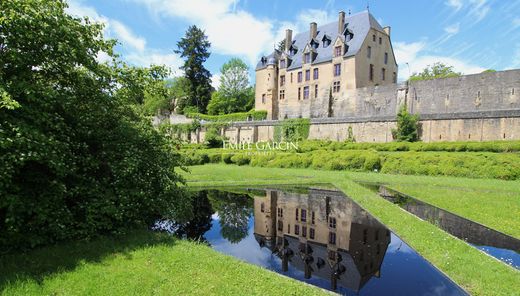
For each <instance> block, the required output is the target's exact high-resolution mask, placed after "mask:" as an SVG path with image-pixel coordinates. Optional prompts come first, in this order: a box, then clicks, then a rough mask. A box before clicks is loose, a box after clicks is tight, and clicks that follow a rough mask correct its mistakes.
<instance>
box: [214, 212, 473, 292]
mask: <svg viewBox="0 0 520 296" xmlns="http://www.w3.org/2000/svg"><path fill="white" fill-rule="evenodd" d="M212 218H213V223H212V227H211V229H210V230H209V231H207V232H206V233H205V234H204V237H205V238H206V239H207V240H208V242H209V243H210V244H211V246H212V247H213V248H214V249H215V250H217V251H219V252H222V253H225V254H228V255H231V256H234V257H236V258H239V259H241V260H243V261H246V262H249V263H252V264H256V265H259V266H262V267H264V268H267V269H270V270H273V271H276V272H278V273H281V274H284V275H286V276H289V277H291V278H295V279H297V280H300V281H304V282H306V283H309V284H312V285H316V286H319V287H322V288H325V289H330V279H321V278H318V277H315V276H313V277H311V278H310V279H305V278H304V274H303V271H300V270H298V269H296V268H295V267H292V266H291V265H289V270H288V271H287V272H282V271H281V259H280V258H278V257H277V256H276V255H274V254H271V251H270V250H269V249H268V248H260V246H259V245H258V242H257V241H256V239H255V237H254V234H253V231H254V219H253V217H250V219H249V222H248V234H247V236H246V237H245V238H244V239H243V240H241V241H240V242H239V243H236V244H232V243H230V242H229V241H228V240H226V239H225V238H223V237H222V236H221V234H220V229H221V228H220V223H219V221H218V220H219V217H218V214H214V215H212ZM336 292H338V293H340V294H343V295H426V296H434V295H464V292H463V291H462V290H460V288H458V287H457V286H456V285H455V284H454V283H453V282H451V281H450V280H449V279H447V278H446V277H445V276H444V275H442V274H441V273H440V272H439V271H437V270H436V269H435V268H434V267H433V266H432V265H430V264H429V263H428V262H426V261H425V260H424V259H423V258H422V257H421V256H419V255H418V254H417V253H416V252H415V251H414V250H413V249H411V248H410V247H409V246H408V245H407V244H406V243H404V242H403V241H401V240H400V239H399V238H398V237H397V236H395V235H394V234H393V233H392V235H391V242H390V245H389V246H388V249H387V252H386V255H385V258H384V260H383V263H382V266H381V277H380V278H376V277H372V279H371V280H369V281H368V283H366V284H365V286H364V287H363V288H362V289H361V291H359V292H358V293H356V292H355V291H352V290H349V289H346V288H343V287H339V289H338V290H337V291H336Z"/></svg>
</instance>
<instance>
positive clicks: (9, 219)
mask: <svg viewBox="0 0 520 296" xmlns="http://www.w3.org/2000/svg"><path fill="white" fill-rule="evenodd" d="M66 7H67V3H66V2H65V1H64V0H53V1H48V0H9V1H0V11H1V12H2V14H1V16H0V168H1V169H0V253H2V252H3V248H4V247H5V248H10V247H11V248H19V247H31V246H37V245H42V244H47V243H53V242H56V241H59V240H68V239H77V238H81V239H85V238H90V237H93V236H95V235H98V234H102V233H121V232H124V231H125V230H126V229H128V228H131V227H145V226H147V224H148V226H149V225H150V224H152V223H154V221H155V220H156V219H157V218H160V217H163V218H167V217H168V216H171V215H172V214H173V213H175V212H177V211H178V210H179V209H181V208H182V207H185V206H186V204H184V203H183V201H185V199H184V198H183V196H184V194H183V190H182V189H181V188H180V187H179V186H178V182H180V181H181V178H180V176H179V175H177V173H176V172H174V166H175V165H176V164H177V163H179V158H178V157H179V155H178V154H176V153H172V150H173V149H172V145H171V144H172V143H170V142H168V140H167V139H166V138H165V137H163V136H162V135H161V134H159V132H158V131H156V130H155V129H154V128H153V127H152V126H151V124H150V120H149V119H147V118H144V117H142V116H141V114H140V113H138V112H135V110H138V107H137V105H138V104H139V103H140V102H141V101H142V100H143V97H144V95H143V93H144V92H143V89H142V86H141V84H140V82H139V80H138V78H139V77H140V76H139V75H133V74H134V72H135V71H127V69H119V65H120V64H119V63H114V64H113V65H112V64H110V65H109V64H102V63H99V61H98V60H97V59H96V57H97V54H98V53H99V52H105V53H107V54H108V55H109V56H112V48H113V46H114V44H115V43H114V41H107V40H105V39H104V38H103V35H102V32H103V26H102V25H100V24H94V23H92V22H90V21H89V20H88V19H79V18H75V17H72V16H70V15H68V14H66V13H65V9H66ZM136 79H137V81H136ZM150 82H151V84H152V85H154V84H155V82H156V81H155V80H150ZM123 94H124V95H123ZM17 106H18V108H16V107H17ZM171 218H172V219H174V218H175V217H173V216H171Z"/></svg>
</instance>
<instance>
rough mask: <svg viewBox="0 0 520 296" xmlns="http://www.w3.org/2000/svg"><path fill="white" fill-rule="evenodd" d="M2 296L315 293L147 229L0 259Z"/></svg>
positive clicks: (212, 252) (287, 280)
mask: <svg viewBox="0 0 520 296" xmlns="http://www.w3.org/2000/svg"><path fill="white" fill-rule="evenodd" d="M0 294H2V295H320V294H327V293H326V292H325V291H324V290H321V289H318V288H315V287H312V286H309V285H304V284H302V283H300V282H297V281H295V280H292V279H290V278H286V277H282V276H280V275H278V274H276V273H273V272H270V271H267V270H265V269H262V268H260V267H257V266H254V265H251V264H247V263H244V262H242V261H239V260H237V259H235V258H232V257H229V256H225V255H222V254H220V253H217V252H216V251H214V250H212V249H211V248H209V247H208V246H206V245H202V244H198V243H196V242H189V241H184V240H177V239H174V238H172V237H171V236H168V235H165V234H159V233H152V232H150V231H136V232H134V233H132V234H130V235H126V236H124V237H120V238H114V237H105V238H101V239H97V240H95V241H92V242H84V243H82V242H74V243H67V244H61V245H59V246H51V247H45V248H41V249H38V250H34V251H31V252H29V253H27V254H12V255H4V256H2V257H1V259H0Z"/></svg>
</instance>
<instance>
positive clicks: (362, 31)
mask: <svg viewBox="0 0 520 296" xmlns="http://www.w3.org/2000/svg"><path fill="white" fill-rule="evenodd" d="M345 25H346V31H345V35H343V34H342V35H339V34H338V21H335V22H332V23H329V24H326V25H322V26H319V27H318V35H317V36H316V38H315V39H314V40H315V42H314V44H315V52H316V53H317V55H316V57H315V59H314V60H313V61H312V63H311V64H320V63H324V62H328V61H331V60H332V54H333V44H334V42H335V41H336V38H337V37H338V36H340V38H342V40H345V38H346V40H347V42H346V44H347V46H348V50H347V51H346V52H345V54H344V57H349V56H354V55H356V54H357V52H358V51H359V49H360V48H361V45H362V44H363V41H364V40H365V38H366V36H367V34H368V32H369V30H370V29H371V28H374V29H376V30H378V31H383V28H382V27H381V25H380V24H379V23H378V22H377V20H376V19H375V18H374V17H373V16H372V14H370V12H368V11H363V12H360V13H357V14H354V15H351V16H346V17H345ZM309 34H310V32H309V31H306V32H302V33H299V34H296V35H295V36H294V38H293V44H292V47H293V48H294V49H295V50H297V51H296V53H295V54H294V53H291V54H290V59H291V60H292V62H291V63H290V65H289V66H288V67H287V70H289V71H290V70H294V69H297V68H300V67H301V66H302V62H303V57H302V55H303V51H304V49H305V47H306V46H307V44H309V43H310V41H311V40H309V39H310V38H309ZM327 38H328V39H329V40H330V45H328V46H326V47H324V39H327ZM316 45H317V47H316ZM280 56H281V52H280V51H278V50H275V51H274V52H273V53H271V54H270V55H269V56H266V57H262V59H261V60H260V62H258V64H257V66H256V70H260V69H263V68H265V67H266V66H268V65H272V64H277V63H278V59H279V58H280Z"/></svg>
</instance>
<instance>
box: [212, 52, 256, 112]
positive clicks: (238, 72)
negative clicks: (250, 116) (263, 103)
mask: <svg viewBox="0 0 520 296" xmlns="http://www.w3.org/2000/svg"><path fill="white" fill-rule="evenodd" d="M220 72H221V74H222V75H221V76H220V88H219V90H218V91H217V92H214V93H213V94H212V95H211V100H210V102H209V104H208V114H210V115H221V114H229V113H234V112H246V111H249V110H251V109H252V108H253V105H254V89H253V88H252V87H250V86H249V67H248V66H247V65H246V63H244V62H243V61H242V60H240V59H238V58H233V59H231V60H229V61H228V62H227V63H225V64H224V65H223V66H222V68H221V69H220Z"/></svg>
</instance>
